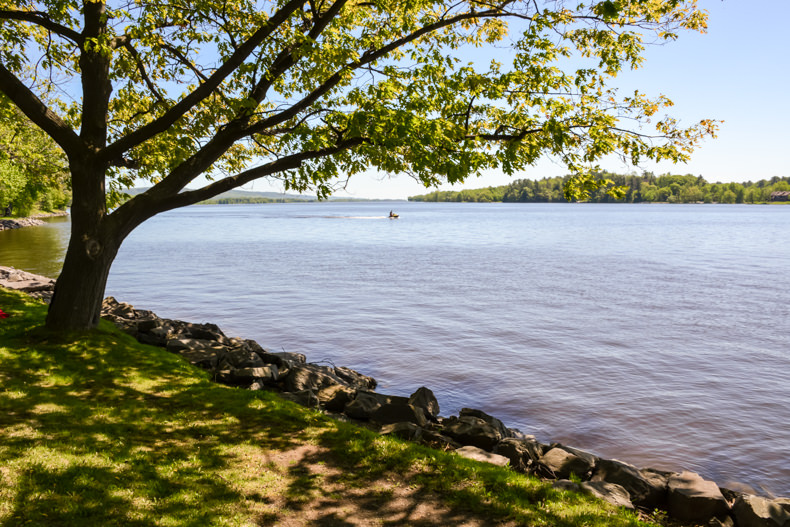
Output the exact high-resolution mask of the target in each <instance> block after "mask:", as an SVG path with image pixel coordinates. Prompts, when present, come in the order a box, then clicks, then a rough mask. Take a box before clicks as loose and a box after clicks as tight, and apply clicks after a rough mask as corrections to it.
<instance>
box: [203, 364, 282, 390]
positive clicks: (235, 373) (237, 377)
mask: <svg viewBox="0 0 790 527" xmlns="http://www.w3.org/2000/svg"><path fill="white" fill-rule="evenodd" d="M214 377H215V380H216V381H217V382H220V383H222V384H227V385H229V386H250V385H252V384H253V382H256V381H259V382H262V383H264V384H271V383H273V382H275V381H277V378H278V371H277V366H275V365H273V364H269V365H267V366H262V367H260V368H238V369H234V370H230V369H226V370H219V371H217V372H216V373H215V374H214Z"/></svg>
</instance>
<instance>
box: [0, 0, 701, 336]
mask: <svg viewBox="0 0 790 527" xmlns="http://www.w3.org/2000/svg"><path fill="white" fill-rule="evenodd" d="M705 24H706V17H705V14H704V13H702V12H700V11H699V10H698V8H697V2H696V0H663V1H662V0H649V1H648V0H637V1H629V2H621V1H612V0H605V1H604V0H595V1H585V0H579V1H576V2H566V1H563V0H558V1H552V2H533V1H527V0H519V1H517V0H501V1H496V2H480V1H478V0H461V1H459V2H444V1H439V0H416V1H409V2H401V1H390V0H372V1H361V0H261V1H260V2H250V1H248V0H223V1H222V2H209V1H207V0H193V1H189V2H187V1H183V0H176V1H168V2H148V1H141V2H135V3H130V2H110V3H108V2H105V1H102V0H90V1H88V0H84V1H83V2H72V1H67V0H14V1H8V0H4V1H3V2H2V3H0V38H1V39H2V40H3V46H2V47H0V91H2V92H3V93H5V94H6V95H7V96H8V98H9V99H10V100H11V101H12V102H13V103H14V104H15V105H16V106H17V107H18V108H19V109H20V110H21V111H22V112H23V113H24V114H25V115H27V117H28V118H30V119H31V120H32V121H33V122H34V123H35V124H36V125H38V126H39V127H40V128H41V129H42V130H44V131H45V132H46V133H47V134H48V135H49V136H50V137H52V138H53V139H54V141H55V142H56V143H57V144H58V145H59V146H60V148H61V149H62V150H63V151H64V152H65V154H66V156H67V157H68V162H69V170H70V178H71V183H72V188H73V194H74V199H73V204H72V208H71V216H72V231H71V239H70V243H69V247H68V250H67V253H66V258H65V261H64V264H63V270H62V273H61V275H60V277H59V278H58V280H57V284H56V287H55V295H54V297H53V299H52V303H51V305H50V308H49V314H48V317H47V325H48V326H49V327H50V328H52V329H79V328H87V327H91V326H93V325H95V324H96V323H97V322H98V315H99V310H100V306H101V300H102V296H103V294H104V287H105V284H106V280H107V276H108V273H109V270H110V266H111V265H112V262H113V260H114V258H115V255H116V254H117V252H118V249H119V248H120V246H121V243H122V242H123V240H124V239H125V238H126V236H127V235H128V234H129V233H130V232H132V231H133V230H134V229H135V228H136V227H137V226H138V225H140V224H141V223H142V222H144V221H146V220H147V219H149V218H151V217H152V216H154V215H156V214H158V213H161V212H163V211H166V210H170V209H174V208H177V207H182V206H185V205H190V204H193V203H198V202H200V201H202V200H205V199H209V198H211V197H214V196H216V195H217V194H220V193H222V192H225V191H228V190H231V189H233V188H237V187H239V186H241V185H244V184H246V183H248V182H250V181H253V180H255V179H259V178H266V177H276V178H280V179H281V180H282V181H283V182H284V184H285V187H286V189H287V190H296V191H305V190H307V189H315V190H316V191H317V193H318V195H319V196H323V197H325V196H327V195H328V194H329V193H330V192H331V191H332V187H333V185H334V184H335V183H336V182H337V178H338V177H339V178H341V179H344V178H347V177H349V176H351V175H353V174H356V173H359V172H361V171H365V170H368V169H371V168H372V169H376V170H379V171H381V172H383V173H388V174H395V173H406V174H410V175H412V176H413V177H415V178H416V179H418V180H419V181H421V182H422V183H424V184H425V185H426V186H431V185H435V184H438V183H440V182H443V181H449V182H458V181H462V180H464V178H466V177H467V176H469V175H473V174H480V173H481V172H482V171H483V170H489V169H499V170H502V171H504V172H505V173H506V174H513V173H515V171H517V170H520V169H523V168H524V167H526V166H529V165H531V164H534V163H535V162H537V160H538V159H540V158H541V156H542V155H544V154H553V155H554V156H556V157H557V158H558V159H559V160H560V161H562V162H563V163H565V164H566V165H567V166H568V167H569V171H570V172H571V173H572V174H573V177H572V178H570V179H569V180H568V182H567V185H566V187H565V192H566V195H567V196H568V197H570V198H573V199H579V198H584V197H585V196H587V195H589V193H590V192H592V191H595V190H597V189H598V188H600V186H601V184H602V183H601V182H600V181H597V180H596V179H595V178H594V177H593V176H592V175H591V174H590V172H589V168H590V166H592V165H594V164H595V163H596V162H597V161H598V160H600V159H602V158H603V157H604V156H607V155H610V154H619V155H621V156H623V157H625V158H627V159H629V160H630V161H632V162H634V163H637V162H639V161H640V160H643V159H652V160H655V161H659V160H665V159H670V160H675V161H677V160H685V159H687V157H688V155H689V153H690V152H691V150H692V149H693V148H694V146H695V145H696V144H697V142H698V141H699V140H700V139H701V138H702V137H704V136H707V135H711V134H712V133H713V132H714V131H715V126H716V125H715V123H713V122H711V121H702V122H701V123H699V124H698V125H695V126H693V127H691V128H689V129H682V128H680V127H679V126H678V125H677V122H676V121H675V120H673V119H671V118H664V117H662V116H661V115H660V114H659V112H662V111H663V108H665V107H667V106H668V105H669V104H670V102H669V101H668V100H667V99H666V98H664V97H659V98H657V99H654V100H653V99H649V98H647V97H646V96H644V95H643V94H642V93H639V92H636V93H633V94H630V95H628V96H626V97H621V96H620V95H618V94H617V93H616V91H615V90H613V89H611V88H610V86H609V82H610V79H611V77H613V76H614V75H616V74H617V73H618V72H619V71H620V70H622V69H623V68H629V67H637V66H638V65H639V64H640V63H641V62H642V52H643V50H644V45H643V42H644V41H645V39H646V38H657V39H658V40H661V41H665V40H672V39H674V38H675V37H676V36H677V34H678V33H679V31H681V30H696V31H703V30H704V29H705ZM506 45H512V48H511V49H512V61H511V62H509V63H508V64H501V63H498V62H496V61H490V60H487V59H486V60H484V61H481V62H479V63H475V64H469V63H468V62H467V57H470V56H473V55H474V53H473V52H474V50H475V48H489V49H492V50H496V56H504V55H503V54H502V53H501V52H500V49H501V47H502V46H506ZM494 46H496V47H494ZM578 57H582V58H583V59H585V58H586V59H587V60H588V62H587V63H585V64H583V65H582V67H578V64H579V62H578V60H577V58H578ZM462 58H463V60H462ZM566 59H572V60H566ZM509 60H510V59H509ZM55 96H57V97H58V99H57V100H53V99H52V98H54V97H55ZM50 100H52V102H51V103H50V102H47V101H50ZM649 127H652V131H651V128H649ZM202 175H206V176H208V178H209V181H208V182H207V183H205V184H203V185H202V186H199V188H196V189H187V185H189V184H194V183H195V182H196V180H198V178H199V177H200V176H202ZM141 179H142V180H147V181H149V182H150V183H152V184H153V186H152V187H151V189H150V190H148V191H147V192H145V193H142V194H139V195H136V196H134V197H132V198H131V199H129V200H128V201H125V202H124V203H123V204H121V205H120V206H118V207H117V208H116V209H114V210H112V212H111V211H110V210H111V209H109V208H108V205H116V204H117V203H118V202H119V201H118V200H119V199H120V194H119V190H120V189H122V188H123V187H127V186H130V185H131V184H133V183H134V182H135V181H136V180H141ZM548 190H551V189H548ZM548 197H550V198H551V199H554V198H555V196H554V195H553V194H552V193H551V192H549V195H548Z"/></svg>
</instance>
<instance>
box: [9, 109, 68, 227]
mask: <svg viewBox="0 0 790 527" xmlns="http://www.w3.org/2000/svg"><path fill="white" fill-rule="evenodd" d="M67 176H68V169H67V164H66V156H65V155H63V151H62V150H61V149H60V148H59V147H58V145H57V144H55V142H54V141H53V140H52V139H51V138H50V137H49V136H48V135H47V134H45V133H44V132H42V131H41V130H40V129H39V128H38V127H37V126H35V125H34V124H33V123H32V122H30V120H29V119H28V118H27V117H25V116H24V115H23V114H22V112H20V111H19V109H18V108H16V107H15V106H14V105H12V104H11V103H10V101H9V100H8V99H7V98H6V97H3V96H2V94H0V215H3V213H6V212H7V213H9V214H10V213H11V212H12V211H13V212H15V213H16V214H17V215H20V216H27V215H28V214H30V211H31V210H32V209H33V208H34V207H35V206H37V205H38V206H39V207H40V208H41V209H43V210H47V211H51V210H54V209H61V208H64V207H65V206H66V205H67V204H68V200H69V196H68V192H67V186H68V177H67Z"/></svg>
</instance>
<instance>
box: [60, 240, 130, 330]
mask: <svg viewBox="0 0 790 527" xmlns="http://www.w3.org/2000/svg"><path fill="white" fill-rule="evenodd" d="M74 230H75V229H73V228H72V236H71V240H70V241H69V248H68V251H67V252H66V259H65V261H64V262H63V270H62V271H61V273H60V276H59V277H58V279H57V281H56V282H55V294H54V295H53V296H52V302H51V303H50V305H49V311H48V312H47V321H46V325H47V328H49V329H51V330H54V331H79V330H85V329H90V328H94V327H96V326H97V325H98V323H99V315H100V312H101V304H102V300H103V299H104V289H105V286H106V285H107V277H108V276H109V274H110V267H111V266H112V262H113V260H114V259H115V255H116V254H117V252H118V247H119V246H120V242H117V243H116V242H114V241H113V240H101V241H100V240H97V239H96V238H94V237H87V238H86V239H80V238H81V237H80V236H75V233H74Z"/></svg>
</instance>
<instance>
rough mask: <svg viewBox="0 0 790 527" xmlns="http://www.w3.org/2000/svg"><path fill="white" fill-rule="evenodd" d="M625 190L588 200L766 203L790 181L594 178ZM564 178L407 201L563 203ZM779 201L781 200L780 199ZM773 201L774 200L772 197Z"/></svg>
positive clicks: (604, 175)
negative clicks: (620, 196)
mask: <svg viewBox="0 0 790 527" xmlns="http://www.w3.org/2000/svg"><path fill="white" fill-rule="evenodd" d="M596 175H597V176H599V177H601V178H608V179H611V180H612V181H614V183H615V185H617V186H622V187H625V188H626V192H625V197H624V198H623V199H619V200H618V199H615V198H613V197H612V196H610V195H608V194H606V193H605V192H604V191H603V190H601V191H598V192H597V193H594V194H593V195H592V197H591V198H590V199H589V200H588V201H591V202H595V203H641V202H669V203H765V202H769V201H772V199H771V194H772V193H774V192H787V191H790V177H784V178H780V177H773V178H771V179H770V180H765V179H763V180H760V181H757V182H755V183H753V182H751V181H749V182H746V183H708V182H707V181H705V179H704V178H703V177H702V176H692V175H685V176H679V175H670V174H665V175H661V176H655V175H654V174H652V173H650V172H646V173H644V174H642V175H641V176H637V175H620V174H612V173H609V172H601V173H598V174H596ZM566 180H567V177H565V178H562V177H554V178H544V179H541V180H531V179H517V180H515V181H513V183H511V184H509V185H503V186H500V187H487V188H481V189H474V190H461V191H436V192H431V193H429V194H422V195H420V196H412V197H410V198H409V201H470V202H494V201H503V202H513V203H515V202H520V203H540V202H543V203H547V202H565V198H564V197H563V194H562V188H563V184H564V183H565V181H566ZM780 199H781V198H780ZM774 200H776V196H774Z"/></svg>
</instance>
